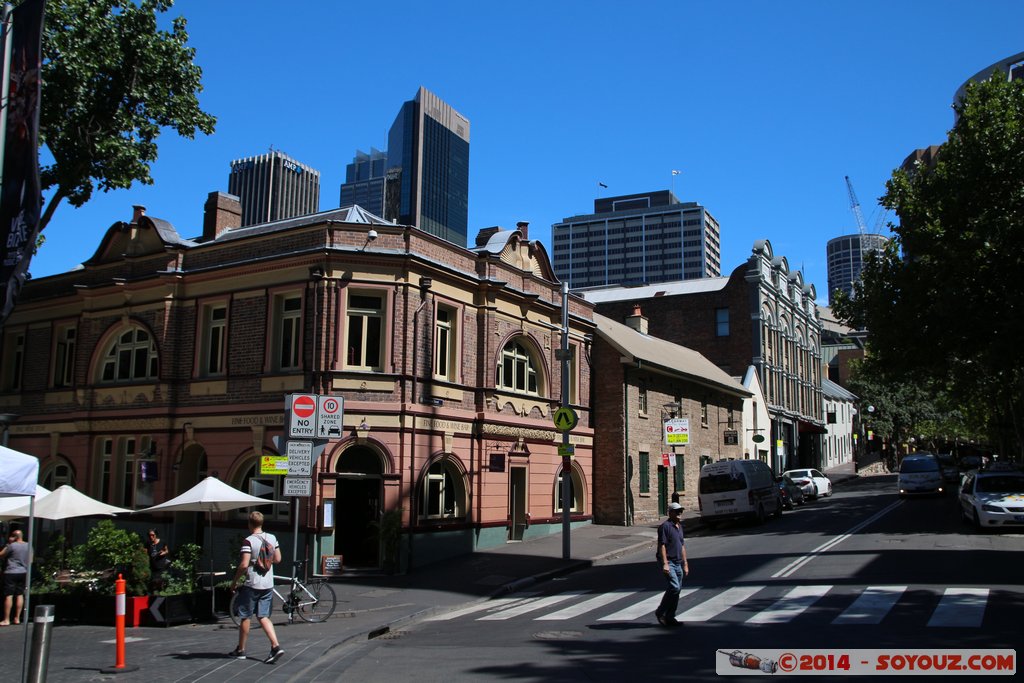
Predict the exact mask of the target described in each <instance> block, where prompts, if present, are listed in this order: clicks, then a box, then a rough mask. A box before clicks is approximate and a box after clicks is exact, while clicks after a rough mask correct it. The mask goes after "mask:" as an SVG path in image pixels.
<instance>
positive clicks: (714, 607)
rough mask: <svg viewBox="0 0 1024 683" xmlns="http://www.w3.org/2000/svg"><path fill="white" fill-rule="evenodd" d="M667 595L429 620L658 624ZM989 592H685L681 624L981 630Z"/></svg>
mask: <svg viewBox="0 0 1024 683" xmlns="http://www.w3.org/2000/svg"><path fill="white" fill-rule="evenodd" d="M661 596H662V591H660V590H659V591H654V590H651V589H630V588H624V589H618V590H613V591H608V592H604V593H594V592H588V591H583V590H574V591H565V592H562V593H556V594H553V595H543V594H541V592H540V591H535V592H529V593H521V594H518V595H515V596H508V597H504V598H499V599H495V600H487V601H484V602H480V603H476V604H474V605H469V606H467V607H462V608H460V609H455V610H452V611H450V612H444V613H441V614H436V615H433V616H430V617H428V618H427V619H425V621H451V620H454V619H462V618H467V619H474V620H476V621H508V620H512V619H520V618H522V619H530V620H534V621H563V622H564V621H569V620H572V619H581V618H582V619H587V620H594V621H598V622H603V623H608V622H630V621H638V620H647V621H651V620H652V619H653V617H652V615H653V614H654V610H655V609H656V608H657V607H658V605H659V603H660V602H661ZM990 597H991V595H990V591H989V589H988V588H972V587H948V588H944V587H938V586H935V587H918V588H915V589H913V590H910V587H909V586H905V585H903V586H897V585H892V586H864V587H851V586H839V587H837V586H833V585H826V584H822V585H799V586H779V585H767V584H765V585H743V586H732V587H717V588H715V587H692V586H688V587H686V588H684V589H683V590H682V591H681V592H680V594H679V611H678V612H677V614H676V619H678V620H679V621H681V622H684V623H705V622H714V621H729V622H733V623H736V622H740V623H747V624H752V625H759V624H786V623H789V622H792V621H795V620H797V619H799V618H801V617H802V616H804V615H807V614H808V613H809V612H810V611H811V609H812V608H815V610H816V612H815V615H814V618H815V619H817V620H819V621H820V620H822V619H825V620H827V623H829V624H832V625H835V626H857V625H861V626H863V625H877V624H880V623H882V622H883V621H884V620H885V619H887V618H893V617H894V615H898V614H902V617H904V618H906V616H907V615H908V614H909V615H911V616H912V617H913V618H920V615H921V614H922V613H925V612H927V613H928V617H927V619H926V625H927V626H928V627H932V628H979V627H980V626H981V625H982V622H983V621H984V618H985V612H986V608H987V607H988V604H989V599H990Z"/></svg>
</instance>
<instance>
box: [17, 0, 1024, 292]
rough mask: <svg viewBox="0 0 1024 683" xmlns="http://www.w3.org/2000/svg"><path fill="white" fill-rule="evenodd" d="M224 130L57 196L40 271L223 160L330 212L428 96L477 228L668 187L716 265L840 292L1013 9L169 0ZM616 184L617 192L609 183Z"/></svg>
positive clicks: (163, 214) (188, 217)
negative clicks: (839, 253) (461, 139)
mask: <svg viewBox="0 0 1024 683" xmlns="http://www.w3.org/2000/svg"><path fill="white" fill-rule="evenodd" d="M170 14H171V15H179V14H180V15H183V16H185V17H186V18H187V19H188V29H189V33H190V35H191V41H190V44H191V45H193V46H194V47H195V48H196V50H197V55H196V62H197V63H198V64H199V65H200V66H201V67H202V68H203V72H204V75H203V82H204V87H205V89H204V91H203V93H202V94H201V95H200V98H201V103H202V106H203V108H204V109H205V110H206V111H209V112H210V113H212V114H214V115H215V116H217V118H218V122H217V130H216V133H215V134H214V135H212V136H208V137H206V136H200V137H198V138H197V139H195V140H184V139H180V138H178V137H177V136H176V135H174V134H173V133H170V132H168V133H165V134H164V135H163V136H162V137H161V138H160V158H159V160H158V161H157V163H156V164H154V166H153V177H154V180H155V184H154V185H152V186H143V185H138V184H137V185H135V186H134V187H132V188H131V189H129V190H123V191H117V192H110V193H96V194H95V195H94V197H93V199H92V200H91V201H90V202H89V203H88V204H87V205H86V206H84V207H82V208H81V209H74V208H72V207H71V206H70V205H67V204H64V205H62V206H61V207H60V208H59V209H58V211H57V213H56V215H55V216H54V218H53V221H52V222H51V223H50V225H49V226H48V227H47V229H46V233H45V234H46V236H47V241H46V243H45V245H44V246H43V247H42V248H41V249H40V251H39V253H38V254H37V255H36V256H35V258H34V259H33V262H32V267H31V271H32V274H33V276H34V277H42V276H45V275H52V274H55V273H60V272H65V271H67V270H70V269H72V268H74V267H75V266H76V265H77V264H79V263H81V262H82V261H84V260H86V259H87V258H89V257H90V256H91V255H92V253H93V252H94V251H95V249H96V247H97V246H98V243H99V240H100V238H101V237H102V235H103V233H104V231H105V230H106V229H107V228H108V227H109V226H110V225H111V224H113V223H114V222H116V221H120V220H129V219H130V218H131V206H132V205H133V204H143V205H145V206H146V207H147V213H148V214H149V215H151V216H155V217H157V218H163V219H165V220H169V221H170V222H171V223H172V224H174V225H175V227H176V228H177V229H178V231H179V232H180V233H181V234H182V235H184V236H186V237H193V236H197V235H199V234H200V233H201V231H202V209H203V202H204V201H205V199H206V196H207V194H208V193H209V192H211V191H214V190H220V191H225V192H226V191H227V181H228V170H229V163H230V161H231V160H232V159H235V158H240V157H244V156H250V155H254V154H262V153H264V152H266V151H267V150H268V149H269V148H270V147H271V146H273V147H274V148H275V149H280V150H282V151H284V152H285V153H287V154H289V155H291V156H292V157H294V158H295V159H297V160H299V161H301V162H303V163H306V164H308V165H310V166H312V167H314V168H316V169H318V170H319V171H320V173H321V197H320V208H321V209H322V210H327V209H330V208H334V207H336V206H337V205H338V192H339V185H340V183H341V182H342V181H343V180H344V173H345V165H346V164H347V163H349V162H350V161H351V160H352V156H353V154H354V152H355V151H356V149H362V150H366V151H368V150H369V148H370V147H371V146H375V147H378V148H380V149H385V148H386V146H387V141H386V135H387V129H388V127H389V126H390V125H391V123H392V121H393V120H394V117H395V115H396V113H397V112H398V108H399V106H400V105H401V103H402V102H403V101H405V100H408V99H410V98H412V96H413V95H414V94H415V92H416V89H417V88H418V87H419V86H420V85H423V86H425V87H426V88H427V89H429V90H432V91H433V92H435V93H436V94H437V95H439V96H440V97H441V98H442V99H444V100H446V101H447V102H448V103H449V104H451V105H452V106H453V107H455V109H457V110H458V111H459V112H460V113H462V114H463V115H465V116H466V117H467V118H469V120H470V123H471V127H472V128H471V142H470V197H469V225H470V236H471V238H472V236H474V235H475V234H476V231H477V230H478V229H480V228H483V227H487V226H491V225H502V226H505V227H513V226H514V225H515V223H516V222H517V221H520V220H526V221H529V222H530V236H531V237H532V238H533V239H540V240H541V241H543V242H544V243H545V245H546V246H547V247H548V249H549V253H551V252H550V246H551V245H550V232H551V224H552V223H555V222H558V221H559V220H561V219H562V218H564V217H567V216H572V215H576V214H581V213H589V212H591V211H592V209H593V202H594V199H595V198H596V197H597V196H598V192H601V193H603V194H604V196H611V195H617V194H629V193H634V192H644V191H649V190H659V189H672V188H673V178H672V176H671V171H672V169H678V170H680V171H682V174H681V175H679V176H677V177H676V178H675V182H674V189H675V192H676V194H677V195H678V196H679V197H680V199H682V200H683V201H697V202H700V203H701V204H703V205H704V206H706V207H707V208H708V210H709V211H710V212H711V213H712V214H713V215H714V216H715V217H716V218H717V219H718V220H719V222H720V224H721V229H722V270H723V273H728V272H731V271H732V269H733V268H735V267H736V266H737V265H739V264H740V263H741V262H743V261H744V260H745V259H746V258H747V256H748V255H749V254H750V249H751V246H752V245H753V243H754V241H756V240H758V239H765V238H767V239H769V240H770V241H771V242H772V245H773V247H774V249H775V253H776V254H777V255H783V256H786V257H787V259H788V260H789V263H790V267H791V268H793V269H801V270H803V271H804V275H805V279H806V280H807V281H809V282H811V283H813V284H814V285H815V286H816V288H817V291H818V298H819V301H821V302H824V301H825V300H826V299H827V295H826V288H827V287H826V285H827V270H826V263H825V244H826V242H827V241H828V240H829V239H830V238H832V237H836V236H838V235H840V234H844V233H849V232H855V231H856V224H855V221H854V217H853V214H852V212H851V211H850V205H849V199H848V196H847V191H846V185H845V182H844V180H843V178H844V176H846V175H849V176H850V177H851V179H852V180H853V183H854V187H855V189H856V192H857V195H858V197H859V199H860V202H861V204H862V206H863V212H864V215H865V218H866V220H867V222H868V226H869V228H871V227H872V226H873V225H874V220H875V217H876V210H877V209H876V206H877V205H876V200H877V198H878V197H880V196H881V195H882V194H883V193H884V190H885V187H884V186H885V181H886V179H887V178H888V177H889V176H890V175H891V173H892V170H893V169H894V168H895V167H897V166H898V165H899V164H900V162H901V161H902V160H903V159H904V157H906V155H907V154H909V153H910V152H911V151H913V150H914V149H915V148H918V147H924V146H927V145H929V144H938V143H941V142H942V141H943V140H945V138H946V133H947V131H948V130H949V128H950V127H951V126H952V123H953V115H952V110H951V108H950V104H951V100H952V97H953V94H954V93H955V91H956V89H957V88H958V87H959V86H960V84H961V83H962V82H963V81H964V80H966V79H967V78H969V77H970V76H972V75H973V74H975V73H976V72H977V71H979V70H981V69H983V68H984V67H986V66H988V65H989V64H992V63H993V62H996V61H998V60H1000V59H1002V58H1004V57H1007V56H1010V55H1012V54H1016V53H1017V52H1020V51H1022V50H1024V40H1022V39H1021V35H1022V34H1021V26H1022V25H1024V3H1022V2H1020V0H1014V1H1011V0H986V1H982V2H972V3H968V2H962V1H958V2H954V1H952V0H927V1H925V0H919V1H901V0H888V1H886V2H881V1H877V0H860V1H858V2H855V3H840V2H830V1H821V0H819V1H817V2H753V1H749V2H739V1H727V0H723V1H717V2H710V1H709V2H693V1H691V0H676V1H672V2H667V1H664V2H663V1H660V0H658V1H649V2H636V3H625V2H612V1H607V0H591V1H589V2H582V1H577V0H565V1H553V0H547V1H546V2H535V1H533V0H521V1H520V2H517V3H494V2H479V1H475V2H468V1H467V2H446V1H445V0H435V1H433V2H429V3H427V2H405V1H404V0H394V1H392V2H387V3H370V2H350V1H346V2H328V1H327V0H324V1H318V0H308V1H307V2H304V3H294V4H292V3H280V2H273V3H272V2H266V1H264V0H248V1H246V2H241V1H236V0H230V1H229V0H221V1H219V2H210V1H209V0H178V2H176V3H175V6H174V7H173V8H172V10H171V13H170ZM599 182H601V183H604V184H606V185H607V186H608V189H607V190H604V189H601V188H599V187H598V183H599Z"/></svg>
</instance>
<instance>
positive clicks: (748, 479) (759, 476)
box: [697, 460, 782, 525]
mask: <svg viewBox="0 0 1024 683" xmlns="http://www.w3.org/2000/svg"><path fill="white" fill-rule="evenodd" d="M697 492H698V493H697V503H698V504H699V506H700V517H701V519H702V520H704V521H705V522H706V523H708V524H709V525H711V524H715V523H716V522H720V521H725V520H730V519H753V520H755V521H757V522H763V521H765V520H766V519H767V518H768V515H775V516H776V517H777V516H779V515H781V514H782V500H781V499H780V498H779V489H778V487H777V486H776V485H775V478H774V477H773V476H772V471H771V468H769V467H768V465H767V464H765V463H764V462H763V461H761V460H719V461H718V462H712V463H708V464H707V465H704V467H702V468H700V479H699V480H698V485H697Z"/></svg>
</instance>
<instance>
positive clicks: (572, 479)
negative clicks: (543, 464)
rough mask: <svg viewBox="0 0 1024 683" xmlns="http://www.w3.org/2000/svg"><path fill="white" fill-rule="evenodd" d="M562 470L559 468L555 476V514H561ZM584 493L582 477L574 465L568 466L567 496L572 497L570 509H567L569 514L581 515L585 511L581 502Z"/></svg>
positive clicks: (584, 505) (583, 503)
mask: <svg viewBox="0 0 1024 683" xmlns="http://www.w3.org/2000/svg"><path fill="white" fill-rule="evenodd" d="M563 472H564V470H563V469H562V468H561V467H559V468H558V474H557V475H556V476H555V498H554V511H555V514H560V513H561V512H562V474H563ZM585 493H586V489H585V488H584V487H583V477H582V476H581V475H580V473H579V470H578V469H576V467H575V465H570V466H569V495H570V496H571V497H572V507H571V508H569V512H572V513H576V514H582V513H583V511H584V510H585V509H586V504H585V502H584V500H583V496H584V494H585Z"/></svg>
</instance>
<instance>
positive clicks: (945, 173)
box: [836, 74, 1024, 454]
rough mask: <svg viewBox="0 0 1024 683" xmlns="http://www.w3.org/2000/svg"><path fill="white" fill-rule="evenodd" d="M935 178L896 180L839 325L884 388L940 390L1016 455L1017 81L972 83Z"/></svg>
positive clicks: (1023, 335)
mask: <svg viewBox="0 0 1024 683" xmlns="http://www.w3.org/2000/svg"><path fill="white" fill-rule="evenodd" d="M955 110H956V113H957V121H956V124H955V126H954V127H953V129H952V130H951V131H950V133H949V137H948V140H947V141H946V143H945V144H943V145H942V147H941V149H940V151H939V153H938V155H937V160H936V163H935V164H934V166H932V167H929V166H925V165H923V164H921V163H918V165H917V166H916V167H915V168H912V169H909V170H908V169H900V170H897V171H895V172H894V173H893V176H892V178H891V179H890V180H889V181H888V183H887V185H886V194H885V196H883V197H882V204H883V205H884V206H885V207H886V208H888V209H891V210H893V211H895V213H896V215H897V216H898V217H899V221H900V223H899V225H898V226H895V227H893V233H894V238H893V240H892V242H891V243H890V244H889V245H888V247H887V248H886V250H885V251H883V252H882V253H880V254H877V255H872V256H870V257H869V258H868V259H867V262H866V265H865V269H864V272H863V276H862V281H861V282H860V283H858V285H857V287H856V292H855V296H854V297H853V298H852V299H845V300H843V301H842V302H840V303H839V304H838V305H837V306H836V312H837V314H838V315H839V316H840V318H841V319H843V320H844V321H846V322H848V323H849V324H852V325H856V326H862V327H867V328H868V329H869V330H870V332H871V338H870V341H869V346H868V352H869V354H871V356H872V357H873V362H874V363H875V365H876V368H877V369H878V370H879V371H880V372H881V373H883V374H884V375H885V376H886V377H889V378H896V379H902V380H903V381H906V382H916V383H918V384H920V385H922V386H934V387H939V388H940V389H941V390H942V392H943V393H944V394H946V395H948V397H949V399H950V400H951V401H953V402H955V403H956V404H958V405H960V406H969V408H968V409H965V410H962V411H961V412H962V413H964V414H968V413H975V414H976V413H977V412H978V410H977V409H978V408H979V407H980V406H984V407H985V408H986V409H987V418H988V419H987V420H986V422H987V423H988V424H989V425H990V427H991V428H992V431H993V432H994V433H993V434H992V435H991V436H992V438H993V439H994V441H995V442H996V444H998V445H999V447H1000V448H1001V449H1002V450H1003V451H1004V452H1005V451H1006V450H1007V448H1010V447H1012V449H1013V452H1015V453H1018V454H1019V453H1020V452H1021V444H1022V438H1021V437H1022V433H1021V410H1022V408H1024V401H1022V399H1024V356H1022V355H1021V354H1020V353H1018V352H1017V348H1016V347H1017V345H1018V344H1019V342H1020V340H1021V339H1024V310H1022V307H1024V250H1022V249H1021V246H1020V245H1021V244H1024V81H1019V80H1018V81H1007V80H1006V79H1005V75H1003V74H998V75H997V76H995V77H993V78H992V79H991V80H987V81H983V82H978V83H973V84H971V85H969V86H968V87H967V89H966V94H965V96H964V99H963V100H962V101H961V102H958V103H956V105H955Z"/></svg>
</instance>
